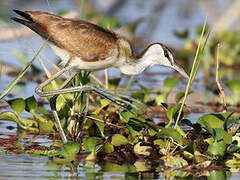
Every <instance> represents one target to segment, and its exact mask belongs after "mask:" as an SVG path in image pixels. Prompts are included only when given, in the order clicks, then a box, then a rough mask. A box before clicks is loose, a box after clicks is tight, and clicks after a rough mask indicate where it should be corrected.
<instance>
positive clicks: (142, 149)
mask: <svg viewBox="0 0 240 180" xmlns="http://www.w3.org/2000/svg"><path fill="white" fill-rule="evenodd" d="M140 144H141V142H139V143H137V144H136V145H135V146H134V148H133V151H134V153H135V154H136V155H143V156H150V154H151V152H152V147H151V146H141V145H140Z"/></svg>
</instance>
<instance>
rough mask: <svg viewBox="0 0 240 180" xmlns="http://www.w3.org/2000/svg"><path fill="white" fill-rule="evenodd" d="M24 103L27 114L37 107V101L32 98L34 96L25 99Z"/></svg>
mask: <svg viewBox="0 0 240 180" xmlns="http://www.w3.org/2000/svg"><path fill="white" fill-rule="evenodd" d="M25 102H26V107H25V110H26V111H28V112H30V111H34V110H35V109H37V107H38V104H37V101H36V99H35V98H34V96H31V97H29V98H27V99H25Z"/></svg>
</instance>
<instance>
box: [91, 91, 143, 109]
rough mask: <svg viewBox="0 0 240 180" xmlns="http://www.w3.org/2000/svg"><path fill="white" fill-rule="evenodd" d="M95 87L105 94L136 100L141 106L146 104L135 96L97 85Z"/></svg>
mask: <svg viewBox="0 0 240 180" xmlns="http://www.w3.org/2000/svg"><path fill="white" fill-rule="evenodd" d="M95 88H96V89H98V91H100V92H104V93H105V94H111V95H113V96H118V97H121V98H124V99H128V100H130V101H132V102H136V103H137V104H141V105H143V106H146V105H145V104H144V103H142V102H141V101H138V100H137V99H135V98H132V97H131V96H128V95H124V94H120V93H117V92H115V91H112V90H108V89H104V88H100V87H97V86H96V87H95Z"/></svg>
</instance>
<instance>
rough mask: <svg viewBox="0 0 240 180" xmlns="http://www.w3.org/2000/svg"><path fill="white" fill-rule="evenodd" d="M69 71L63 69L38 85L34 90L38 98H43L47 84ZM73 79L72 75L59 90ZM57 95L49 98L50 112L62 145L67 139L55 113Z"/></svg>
mask: <svg viewBox="0 0 240 180" xmlns="http://www.w3.org/2000/svg"><path fill="white" fill-rule="evenodd" d="M68 70H69V69H65V68H63V69H62V70H60V71H59V72H57V73H56V74H54V75H53V76H52V77H51V78H49V79H48V80H47V81H45V82H43V83H42V84H40V85H39V86H38V87H37V88H36V89H35V91H36V93H37V94H38V95H39V96H43V88H44V87H45V86H46V85H47V84H49V83H50V82H52V81H53V80H55V79H56V78H57V77H59V76H60V75H62V74H63V73H64V72H66V71H68ZM73 77H74V75H72V76H71V77H69V78H68V79H67V80H66V81H65V82H64V83H63V84H62V86H61V87H60V89H62V88H64V87H65V86H67V84H68V83H69V82H70V81H71V80H72V78H73ZM58 95H59V94H55V95H54V96H53V97H51V98H50V107H51V110H52V112H53V116H54V119H55V121H56V123H57V126H58V130H59V133H60V136H61V138H62V141H63V143H67V137H66V135H65V133H64V130H63V128H62V125H61V122H60V120H59V117H58V114H57V111H56V99H57V97H58Z"/></svg>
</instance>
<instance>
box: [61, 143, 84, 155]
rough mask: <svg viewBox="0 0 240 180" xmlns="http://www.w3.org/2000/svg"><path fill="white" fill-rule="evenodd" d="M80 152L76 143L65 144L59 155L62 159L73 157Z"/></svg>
mask: <svg viewBox="0 0 240 180" xmlns="http://www.w3.org/2000/svg"><path fill="white" fill-rule="evenodd" d="M79 150H80V145H79V143H77V142H73V141H71V142H67V143H65V144H63V150H62V151H61V155H62V156H63V157H64V158H68V157H72V156H75V155H76V154H77V153H78V152H79Z"/></svg>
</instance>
